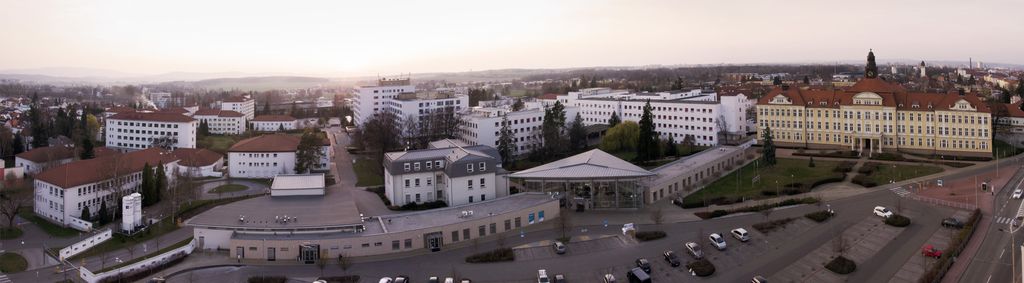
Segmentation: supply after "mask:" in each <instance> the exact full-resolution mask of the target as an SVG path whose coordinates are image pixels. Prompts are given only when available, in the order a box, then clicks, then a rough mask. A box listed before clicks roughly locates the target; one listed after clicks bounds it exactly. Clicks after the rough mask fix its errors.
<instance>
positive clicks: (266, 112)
mask: <svg viewBox="0 0 1024 283" xmlns="http://www.w3.org/2000/svg"><path fill="white" fill-rule="evenodd" d="M269 114H270V96H267V100H266V101H264V102H263V115H269Z"/></svg>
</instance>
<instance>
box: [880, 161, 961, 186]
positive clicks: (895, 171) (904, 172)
mask: <svg viewBox="0 0 1024 283" xmlns="http://www.w3.org/2000/svg"><path fill="white" fill-rule="evenodd" d="M942 171H944V170H943V169H942V168H941V167H938V166H933V165H906V164H899V165H896V166H893V165H892V164H880V165H879V166H878V169H877V170H875V171H874V172H872V173H871V174H868V175H867V178H868V179H869V180H872V181H874V182H875V184H879V185H882V184H888V183H889V181H896V182H899V181H903V180H908V179H913V178H917V177H921V176H927V175H931V174H935V173H940V172H942Z"/></svg>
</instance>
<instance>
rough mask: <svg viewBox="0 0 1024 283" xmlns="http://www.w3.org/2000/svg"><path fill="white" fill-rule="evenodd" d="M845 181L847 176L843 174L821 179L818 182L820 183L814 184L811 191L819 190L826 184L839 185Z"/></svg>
mask: <svg viewBox="0 0 1024 283" xmlns="http://www.w3.org/2000/svg"><path fill="white" fill-rule="evenodd" d="M847 172H849V170H847ZM844 179H846V176H845V175H844V174H841V173H840V174H836V175H833V176H832V177H828V178H825V179H821V180H818V181H816V182H814V183H813V184H811V189H813V188H817V187H818V186H821V185H824V184H829V183H839V182H842V181H843V180H844Z"/></svg>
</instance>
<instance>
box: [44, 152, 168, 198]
mask: <svg viewBox="0 0 1024 283" xmlns="http://www.w3.org/2000/svg"><path fill="white" fill-rule="evenodd" d="M176 160H178V158H177V157H176V156H174V154H171V153H170V152H167V151H163V150H161V149H159V148H148V149H143V150H139V151H134V152H130V153H123V154H121V153H119V154H112V155H107V156H102V157H97V158H93V159H88V160H79V161H73V162H71V163H68V164H64V165H60V166H57V167H54V168H50V169H47V170H46V171H43V172H42V173H39V175H36V180H39V181H43V182H47V183H50V184H53V185H54V186H58V187H61V188H64V189H67V188H72V187H77V186H81V185H85V184H91V183H96V182H99V181H103V180H107V179H110V178H112V177H117V176H125V175H128V174H133V173H136V172H139V171H142V167H143V166H144V165H145V164H149V165H150V166H156V165H157V164H161V163H163V164H166V163H168V162H174V161H176Z"/></svg>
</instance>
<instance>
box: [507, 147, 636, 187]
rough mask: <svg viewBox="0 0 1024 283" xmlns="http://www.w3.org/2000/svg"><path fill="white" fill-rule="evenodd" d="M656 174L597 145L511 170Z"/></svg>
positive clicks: (590, 175) (558, 174)
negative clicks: (535, 165) (524, 168)
mask: <svg viewBox="0 0 1024 283" xmlns="http://www.w3.org/2000/svg"><path fill="white" fill-rule="evenodd" d="M649 176H654V173H652V172H651V171H647V170H645V169H644V168H640V167H639V166H636V165H633V164H632V163H629V162H626V161H625V160H622V159H619V158H618V157H615V156H614V155H611V154H608V153H607V152H604V151H602V150H600V149H594V150H591V151H587V152H584V153H580V154H577V155H573V156H570V157H566V158H563V159H560V160H557V161H554V162H551V163H548V164H544V165H541V166H537V167H533V168H530V169H527V170H523V171H519V172H515V173H512V175H511V176H509V177H511V178H523V179H558V180H567V179H569V180H571V179H585V180H591V179H606V178H607V179H622V178H639V177H649Z"/></svg>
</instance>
